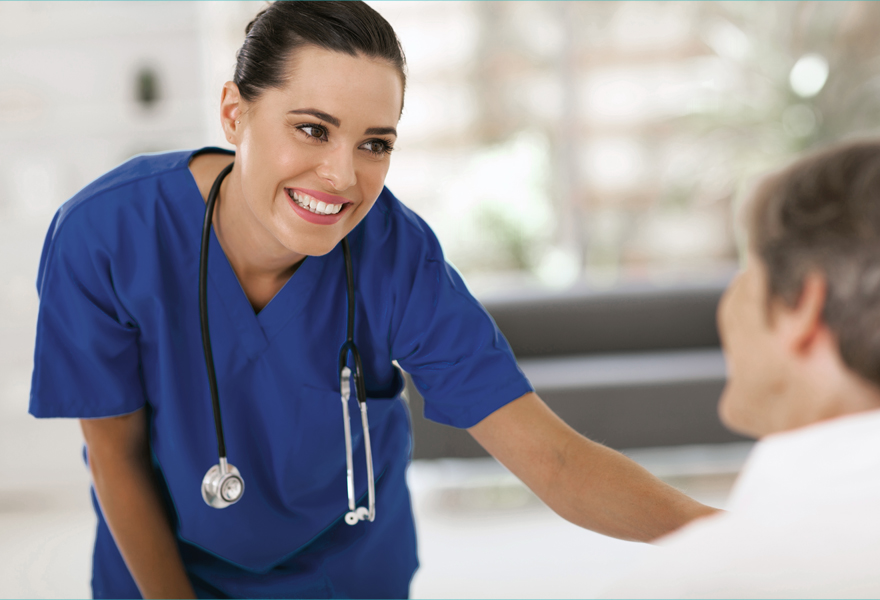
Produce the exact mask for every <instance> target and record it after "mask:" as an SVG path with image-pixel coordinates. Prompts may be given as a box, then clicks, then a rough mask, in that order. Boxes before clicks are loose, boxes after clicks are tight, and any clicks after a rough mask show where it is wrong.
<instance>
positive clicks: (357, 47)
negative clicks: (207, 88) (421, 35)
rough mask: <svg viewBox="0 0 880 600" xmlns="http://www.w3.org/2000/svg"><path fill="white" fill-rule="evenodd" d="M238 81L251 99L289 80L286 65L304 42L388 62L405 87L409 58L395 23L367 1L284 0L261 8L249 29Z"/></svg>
mask: <svg viewBox="0 0 880 600" xmlns="http://www.w3.org/2000/svg"><path fill="white" fill-rule="evenodd" d="M245 34H246V37H245V40H244V44H242V46H241V49H240V50H239V51H238V55H237V57H236V65H235V75H234V77H233V81H234V82H235V84H236V85H237V86H238V90H239V93H240V94H241V97H242V98H244V99H245V100H247V101H249V102H252V101H254V100H256V99H257V98H259V97H260V95H261V94H262V93H263V92H264V91H265V90H267V89H271V88H276V89H278V88H282V87H284V85H285V83H286V82H287V69H286V67H287V65H288V62H289V60H290V58H291V56H292V55H293V53H294V52H295V51H296V50H297V49H299V48H301V47H303V46H308V45H311V46H317V47H319V48H323V49H325V50H331V51H334V52H342V53H344V54H348V55H349V56H365V57H367V58H374V59H379V60H384V61H387V62H388V64H390V65H391V66H393V67H394V68H395V69H397V71H398V73H399V74H400V78H401V82H402V83H403V85H404V88H405V87H406V72H405V69H406V59H405V58H404V54H403V49H402V48H401V46H400V41H399V40H398V39H397V35H396V34H395V33H394V29H392V27H391V25H390V24H389V23H388V21H386V20H385V19H384V18H383V17H382V16H381V15H380V14H379V13H377V12H376V11H375V10H373V9H372V8H370V7H369V6H367V5H366V4H365V3H363V2H360V1H357V2H350V1H346V2H312V1H305V0H295V1H290V0H281V1H278V2H273V3H272V4H270V5H269V6H268V7H266V8H264V9H263V10H261V11H260V12H259V13H258V14H257V16H256V17H254V20H253V21H251V22H250V23H249V24H248V26H247V27H246V28H245Z"/></svg>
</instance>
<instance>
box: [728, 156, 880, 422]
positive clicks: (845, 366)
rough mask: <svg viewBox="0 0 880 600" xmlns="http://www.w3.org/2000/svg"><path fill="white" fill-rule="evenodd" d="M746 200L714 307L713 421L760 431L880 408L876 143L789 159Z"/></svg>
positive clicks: (879, 199)
mask: <svg viewBox="0 0 880 600" xmlns="http://www.w3.org/2000/svg"><path fill="white" fill-rule="evenodd" d="M747 209H748V212H747V215H748V221H747V229H748V237H749V244H748V259H747V261H746V267H745V268H744V269H743V270H742V271H741V272H740V274H739V275H738V276H737V277H736V279H735V280H734V281H733V282H732V283H731V284H730V287H729V288H728V290H727V292H726V293H725V295H724V298H723V299H722V302H721V305H720V306H719V309H718V325H719V330H720V332H721V339H722V345H723V346H724V350H725V355H726V358H727V364H728V383H727V386H726V388H725V390H724V393H723V394H722V397H721V404H720V414H721V418H722V420H723V421H724V422H725V424H726V425H727V426H728V427H730V428H731V429H734V430H736V431H739V432H742V433H746V434H748V435H752V436H756V437H761V436H764V435H766V434H769V433H774V432H778V431H785V430H788V429H794V428H797V427H801V426H804V425H808V424H810V423H814V422H816V421H820V420H823V419H829V418H833V417H837V416H841V415H844V414H849V413H854V412H859V411H863V410H870V409H873V408H880V141H862V142H856V143H850V144H846V145H843V146H838V147H835V148H832V149H829V150H826V151H824V152H822V153H819V154H815V155H812V156H809V157H807V158H805V159H802V160H800V161H798V162H796V163H795V164H794V165H792V166H791V167H789V168H787V169H785V170H783V171H782V172H780V173H777V174H775V175H773V176H771V177H769V178H768V179H766V180H765V181H764V182H763V184H762V185H761V186H760V187H759V188H758V190H757V192H756V193H755V195H754V196H753V198H752V199H751V201H750V203H749V205H748V207H747Z"/></svg>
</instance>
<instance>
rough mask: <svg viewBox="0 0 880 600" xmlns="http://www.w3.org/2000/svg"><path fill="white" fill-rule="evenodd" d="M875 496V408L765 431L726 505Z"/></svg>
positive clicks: (788, 505)
mask: <svg viewBox="0 0 880 600" xmlns="http://www.w3.org/2000/svg"><path fill="white" fill-rule="evenodd" d="M868 497H876V498H878V499H880V410H872V411H869V412H861V413H857V414H852V415H846V416H844V417H838V418H836V419H831V420H828V421H822V422H819V423H815V424H813V425H809V426H807V427H803V428H800V429H796V430H793V431H787V432H783V433H778V434H774V435H770V436H767V437H766V438H764V439H762V440H761V441H760V442H759V443H758V444H756V445H755V449H754V450H753V451H752V454H751V455H750V456H749V459H748V461H747V462H746V464H745V466H744V468H743V471H742V473H741V475H740V478H739V479H738V481H737V483H736V486H735V487H734V489H733V492H732V493H731V500H730V505H729V509H730V510H731V511H737V512H745V511H748V512H764V511H765V510H766V511H768V512H770V513H773V512H776V511H779V510H785V511H789V512H791V511H796V512H799V509H800V508H803V509H804V510H813V509H814V508H815V507H816V506H817V505H827V504H838V503H841V502H843V503H851V502H852V501H853V499H854V498H868Z"/></svg>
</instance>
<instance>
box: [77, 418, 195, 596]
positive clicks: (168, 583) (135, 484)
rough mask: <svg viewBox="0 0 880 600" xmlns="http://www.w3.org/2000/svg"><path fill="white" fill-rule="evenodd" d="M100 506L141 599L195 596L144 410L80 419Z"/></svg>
mask: <svg viewBox="0 0 880 600" xmlns="http://www.w3.org/2000/svg"><path fill="white" fill-rule="evenodd" d="M80 423H81V425H82V430H83V435H84V436H85V439H86V446H87V447H88V456H89V467H90V468H91V470H92V479H93V481H94V485H95V492H96V493H97V495H98V501H99V502H100V504H101V511H102V512H103V513H104V518H105V519H106V520H107V525H108V526H109V527H110V533H112V534H113V539H114V540H115V541H116V545H117V547H118V548H119V551H120V552H121V553H122V558H123V559H124V560H125V564H126V565H127V566H128V570H129V571H130V572H131V574H132V576H133V577H134V580H135V583H137V586H138V589H140V592H141V594H142V595H143V597H144V598H195V592H194V591H193V588H192V585H191V584H190V582H189V579H187V576H186V571H185V570H184V568H183V561H182V560H181V558H180V552H179V551H178V549H177V542H176V541H175V537H174V534H173V533H172V531H171V525H170V523H169V521H168V516H167V515H166V514H165V508H164V505H163V503H162V500H161V498H160V497H159V493H158V490H157V487H156V484H155V481H154V475H153V468H152V464H151V460H150V445H149V440H148V439H147V422H146V416H145V411H144V409H141V410H138V411H136V412H133V413H131V414H128V415H124V416H121V417H109V418H106V419H83V420H81V421H80Z"/></svg>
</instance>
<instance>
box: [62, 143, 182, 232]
mask: <svg viewBox="0 0 880 600" xmlns="http://www.w3.org/2000/svg"><path fill="white" fill-rule="evenodd" d="M198 152H200V151H199V150H196V151H193V150H182V151H175V152H162V153H155V154H141V155H138V156H134V157H132V158H130V159H129V160H127V161H125V162H124V163H122V164H121V165H119V166H117V167H115V168H113V169H111V170H110V171H108V172H106V173H104V174H103V175H101V176H100V177H98V178H97V179H95V180H94V181H92V182H91V183H89V184H88V185H86V186H85V187H84V188H82V189H81V190H80V191H79V192H77V193H76V194H75V195H74V196H73V197H72V198H70V199H69V200H67V201H66V202H65V203H64V204H62V205H61V207H60V208H59V209H58V212H57V214H56V216H55V220H54V222H53V230H52V231H51V232H50V234H52V235H57V234H59V233H60V232H61V230H62V229H71V228H72V229H78V227H75V226H73V224H74V223H80V222H88V223H91V224H94V223H95V222H96V221H105V220H107V219H113V220H114V221H115V222H117V223H118V222H119V221H118V220H117V219H118V218H119V217H120V216H121V215H124V214H125V213H126V212H130V211H129V209H130V208H131V207H140V208H142V209H146V208H147V206H146V205H148V204H150V203H151V202H155V201H159V200H161V199H162V198H163V197H164V196H165V195H167V192H168V190H169V189H173V186H169V185H167V183H168V181H167V180H168V178H171V177H177V178H181V176H183V177H186V176H188V175H189V174H188V172H187V166H188V164H189V161H190V159H191V158H192V156H193V155H195V154H196V153H198ZM190 179H191V177H190ZM180 181H181V182H187V179H185V178H181V179H180ZM192 185H193V189H196V188H195V184H194V183H193V184H192ZM193 193H197V192H193ZM133 216H134V215H133ZM90 229H92V228H90Z"/></svg>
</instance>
